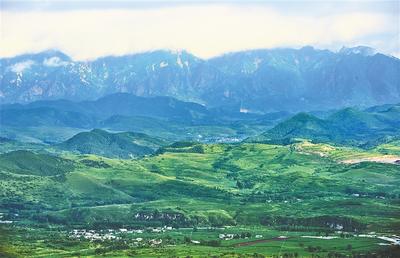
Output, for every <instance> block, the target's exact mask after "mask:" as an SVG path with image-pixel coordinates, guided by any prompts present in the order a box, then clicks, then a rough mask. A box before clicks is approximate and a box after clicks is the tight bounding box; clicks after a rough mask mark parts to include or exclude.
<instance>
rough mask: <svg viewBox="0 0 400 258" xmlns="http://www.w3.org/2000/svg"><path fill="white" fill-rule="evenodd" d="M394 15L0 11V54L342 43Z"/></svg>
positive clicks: (374, 31) (375, 33)
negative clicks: (0, 12) (54, 50)
mask: <svg viewBox="0 0 400 258" xmlns="http://www.w3.org/2000/svg"><path fill="white" fill-rule="evenodd" d="M397 19H398V18H397V17H393V15H385V14H383V13H382V12H379V13H378V12H377V13H374V12H372V11H368V12H346V13H343V12H340V13H335V12H332V14H330V15H323V16H322V15H320V16H318V15H315V16H312V15H306V14H304V13H303V14H301V13H300V14H290V15H289V14H287V13H284V12H282V10H279V11H278V10H277V9H271V8H268V7H267V6H250V7H249V6H245V5H240V6H235V5H221V4H220V5H205V6H201V5H200V6H193V5H189V6H174V7H171V8H153V9H152V8H149V9H128V10H118V9H111V10H102V9H100V10H70V11H57V12H51V11H28V12H16V11H3V13H2V25H1V26H2V35H1V47H0V55H1V56H13V55H16V54H20V53H24V52H37V51H42V50H45V49H49V48H56V49H60V50H62V51H64V52H66V53H67V54H69V55H71V56H72V57H73V58H75V59H91V58H95V57H98V56H104V55H122V54H126V53H132V52H140V51H147V50H152V49H160V48H164V49H165V48H170V49H187V50H188V51H190V52H192V53H194V54H195V55H198V56H200V57H211V56H215V55H218V54H221V53H224V52H228V51H236V50H242V49H251V48H272V47H280V46H291V47H299V46H303V45H314V46H317V47H330V48H340V46H341V45H350V46H351V45H353V44H355V43H357V44H359V43H361V44H362V43H363V42H366V43H370V42H373V40H370V38H371V37H372V38H373V37H378V38H379V37H380V36H382V35H384V36H385V37H388V36H390V37H398V35H399V28H398V25H396V21H397ZM365 39H368V40H367V41H365ZM363 40H364V41H363ZM372 47H375V46H374V45H372ZM379 47H381V45H380V46H379ZM399 47H400V46H398V44H396V46H395V49H391V50H388V49H380V50H383V51H393V52H398V51H399V49H398V48H399Z"/></svg>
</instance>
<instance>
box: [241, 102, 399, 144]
mask: <svg viewBox="0 0 400 258" xmlns="http://www.w3.org/2000/svg"><path fill="white" fill-rule="evenodd" d="M399 128H400V109H399V107H398V106H392V107H390V108H388V109H387V110H379V111H368V110H365V111H360V110H356V109H353V108H346V109H343V110H340V111H338V112H336V113H333V114H332V115H330V116H329V117H327V118H326V119H321V118H317V117H316V116H313V115H311V114H308V113H299V114H297V115H295V116H293V117H292V118H290V119H288V120H286V121H283V122H281V123H279V124H278V125H276V126H275V127H274V128H272V129H270V130H268V131H267V132H265V133H263V134H261V135H260V136H256V137H252V138H250V139H248V140H247V141H249V142H264V143H283V144H290V143H293V142H296V141H297V139H299V138H300V139H310V140H313V141H314V142H326V143H336V144H341V145H347V146H358V147H371V145H372V146H373V145H374V144H375V145H379V144H380V141H382V139H384V138H389V137H395V136H398V135H399V133H400V132H399Z"/></svg>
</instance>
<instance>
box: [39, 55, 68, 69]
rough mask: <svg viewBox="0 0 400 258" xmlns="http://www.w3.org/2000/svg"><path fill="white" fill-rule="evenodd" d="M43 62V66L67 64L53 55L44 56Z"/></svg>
mask: <svg viewBox="0 0 400 258" xmlns="http://www.w3.org/2000/svg"><path fill="white" fill-rule="evenodd" d="M43 64H44V65H45V66H50V67H58V66H66V65H68V62H65V61H62V60H61V59H60V58H59V57H58V56H53V57H50V58H46V59H45V60H44V61H43Z"/></svg>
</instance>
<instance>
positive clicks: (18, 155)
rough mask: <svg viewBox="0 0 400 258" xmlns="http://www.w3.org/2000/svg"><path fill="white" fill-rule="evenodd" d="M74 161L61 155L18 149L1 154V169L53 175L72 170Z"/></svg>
mask: <svg viewBox="0 0 400 258" xmlns="http://www.w3.org/2000/svg"><path fill="white" fill-rule="evenodd" d="M73 168H74V163H73V162H72V161H70V160H67V159H63V158H60V157H56V156H52V155H47V154H36V153H34V152H31V151H26V150H18V151H12V152H8V153H4V154H1V155H0V170H1V171H5V172H11V173H14V174H24V175H36V176H53V175H60V174H64V173H66V172H69V171H72V170H73Z"/></svg>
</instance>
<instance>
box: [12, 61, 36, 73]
mask: <svg viewBox="0 0 400 258" xmlns="http://www.w3.org/2000/svg"><path fill="white" fill-rule="evenodd" d="M34 63H35V62H34V61H32V60H26V61H23V62H19V63H16V64H13V65H12V66H10V69H11V71H13V72H14V73H22V72H23V71H24V70H26V69H29V68H31V66H32V65H33V64H34Z"/></svg>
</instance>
